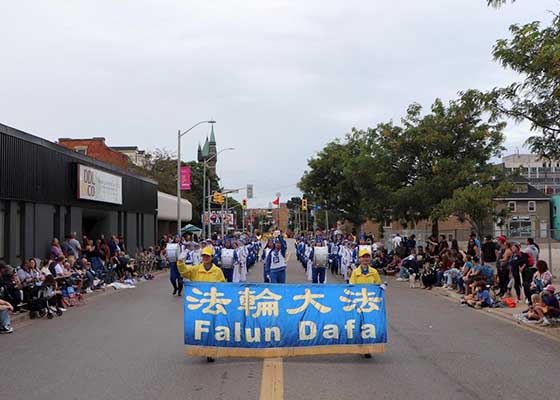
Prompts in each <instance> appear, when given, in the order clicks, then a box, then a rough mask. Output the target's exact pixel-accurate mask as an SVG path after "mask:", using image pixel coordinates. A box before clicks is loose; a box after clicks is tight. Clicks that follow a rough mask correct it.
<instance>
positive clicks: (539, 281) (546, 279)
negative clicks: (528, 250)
mask: <svg viewBox="0 0 560 400" xmlns="http://www.w3.org/2000/svg"><path fill="white" fill-rule="evenodd" d="M551 284H552V274H551V273H550V271H549V270H548V265H547V263H546V262H545V261H543V260H539V261H537V272H535V274H534V275H533V280H532V282H531V291H532V292H533V293H540V292H542V291H543V288H545V287H547V286H548V285H551Z"/></svg>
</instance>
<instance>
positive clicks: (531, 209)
mask: <svg viewBox="0 0 560 400" xmlns="http://www.w3.org/2000/svg"><path fill="white" fill-rule="evenodd" d="M527 209H528V210H529V212H535V211H537V204H536V203H535V202H534V201H529V202H528V204H527Z"/></svg>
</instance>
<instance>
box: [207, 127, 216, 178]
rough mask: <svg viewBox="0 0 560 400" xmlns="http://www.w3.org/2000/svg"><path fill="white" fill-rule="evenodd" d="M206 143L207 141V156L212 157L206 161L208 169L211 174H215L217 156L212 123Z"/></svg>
mask: <svg viewBox="0 0 560 400" xmlns="http://www.w3.org/2000/svg"><path fill="white" fill-rule="evenodd" d="M207 140H208V139H207ZM207 143H208V153H207V158H211V157H213V158H212V159H211V160H210V161H208V168H209V169H210V171H211V174H212V175H214V176H216V163H217V162H218V156H217V154H218V153H217V150H216V135H214V124H212V129H211V131H210V140H209V141H208V142H207ZM205 146H206V144H205Z"/></svg>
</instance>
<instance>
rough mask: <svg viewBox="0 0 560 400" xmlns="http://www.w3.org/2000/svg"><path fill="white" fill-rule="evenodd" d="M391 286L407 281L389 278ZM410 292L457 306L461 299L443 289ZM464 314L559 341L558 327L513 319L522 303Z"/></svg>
mask: <svg viewBox="0 0 560 400" xmlns="http://www.w3.org/2000/svg"><path fill="white" fill-rule="evenodd" d="M390 281H391V285H395V286H397V285H400V286H402V287H405V286H408V281H407V282H400V281H397V280H396V279H395V278H391V280H390ZM410 290H421V291H424V292H426V293H431V294H433V295H436V296H440V297H444V298H446V299H447V300H450V301H453V302H456V303H457V304H459V303H460V302H461V297H462V295H460V294H458V293H457V292H456V291H455V290H447V289H444V288H443V287H434V288H433V289H432V290H427V289H422V288H420V287H419V286H417V287H416V289H410ZM464 309H465V312H482V313H486V314H488V316H490V317H493V318H498V319H501V320H502V321H505V322H508V323H510V324H512V325H515V326H518V327H521V328H523V329H527V330H530V331H533V332H535V333H538V334H540V335H543V336H546V337H549V338H551V339H554V340H558V341H560V326H553V327H547V326H542V325H540V324H525V323H522V322H520V321H518V320H517V319H516V318H515V315H514V314H521V312H523V311H524V310H526V309H527V305H526V304H524V303H522V304H518V305H517V307H515V308H483V309H480V310H475V309H474V308H470V307H466V306H465V307H464Z"/></svg>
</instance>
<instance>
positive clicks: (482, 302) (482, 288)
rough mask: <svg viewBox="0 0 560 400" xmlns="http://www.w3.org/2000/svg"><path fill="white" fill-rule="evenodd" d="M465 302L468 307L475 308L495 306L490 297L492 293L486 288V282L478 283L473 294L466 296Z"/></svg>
mask: <svg viewBox="0 0 560 400" xmlns="http://www.w3.org/2000/svg"><path fill="white" fill-rule="evenodd" d="M464 301H465V302H466V303H467V305H469V306H471V307H474V308H484V307H491V306H492V305H493V304H494V301H493V300H492V296H490V292H489V291H488V289H487V288H486V283H485V282H484V281H478V282H476V284H475V285H474V291H473V294H472V295H466V296H465V299H464Z"/></svg>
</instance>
